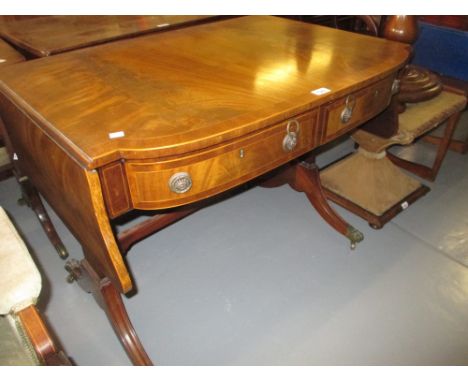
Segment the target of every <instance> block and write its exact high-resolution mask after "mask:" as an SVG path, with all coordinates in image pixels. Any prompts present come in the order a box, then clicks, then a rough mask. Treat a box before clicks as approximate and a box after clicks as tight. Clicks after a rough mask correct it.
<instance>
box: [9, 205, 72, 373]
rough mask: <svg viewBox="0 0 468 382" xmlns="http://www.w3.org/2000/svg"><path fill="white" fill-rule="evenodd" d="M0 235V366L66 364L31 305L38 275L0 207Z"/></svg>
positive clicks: (36, 295)
mask: <svg viewBox="0 0 468 382" xmlns="http://www.w3.org/2000/svg"><path fill="white" fill-rule="evenodd" d="M0 238H1V240H0V365H3V366H6V365H41V364H46V365H67V364H70V361H69V360H68V358H67V357H66V356H65V355H64V354H63V353H62V352H61V351H57V348H56V346H55V345H54V342H53V341H52V339H51V336H50V333H49V331H48V329H47V326H46V324H45V323H44V321H43V320H42V318H41V316H40V314H39V312H38V310H37V309H36V307H35V304H36V302H37V300H38V298H39V295H40V293H41V287H42V279H41V275H40V273H39V271H38V269H37V267H36V265H35V264H34V261H33V260H32V258H31V255H30V253H29V251H28V249H27V247H26V245H25V243H24V242H23V240H22V239H21V237H20V236H19V234H18V232H17V231H16V229H15V227H14V226H13V224H12V222H11V221H10V219H9V218H8V216H7V214H6V213H5V211H4V210H3V208H2V207H0Z"/></svg>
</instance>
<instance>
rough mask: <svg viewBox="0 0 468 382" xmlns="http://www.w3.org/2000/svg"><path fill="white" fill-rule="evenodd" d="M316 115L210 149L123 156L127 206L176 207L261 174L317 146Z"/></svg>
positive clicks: (145, 207) (144, 207)
mask: <svg viewBox="0 0 468 382" xmlns="http://www.w3.org/2000/svg"><path fill="white" fill-rule="evenodd" d="M317 121H318V111H315V110H314V111H311V112H308V113H304V114H302V115H300V116H297V117H295V118H291V119H289V120H287V121H285V122H283V123H280V124H278V125H274V126H272V127H269V128H267V129H265V130H262V131H261V132H258V133H255V134H252V135H249V136H248V137H245V138H242V139H239V140H236V141H233V142H231V143H229V144H226V145H223V146H220V147H217V148H215V149H211V150H205V151H201V152H198V153H196V154H192V155H187V156H184V157H181V158H177V159H173V160H166V161H160V162H142V161H139V162H137V161H127V162H126V163H125V170H126V174H127V180H128V186H129V190H130V195H131V199H132V204H133V207H135V208H138V209H157V208H170V207H176V206H179V205H183V204H187V203H191V202H194V201H197V200H201V199H204V198H207V197H209V196H212V195H215V194H217V193H220V192H222V191H225V190H228V189H229V188H232V187H235V186H237V185H240V184H242V183H244V182H246V181H247V180H249V179H252V178H254V177H256V176H259V175H261V174H264V173H266V172H268V171H270V170H272V169H274V168H276V167H278V166H280V165H282V164H284V163H287V162H289V161H290V160H292V159H294V158H296V157H298V156H300V155H302V154H304V153H306V152H308V151H310V150H312V149H313V148H314V147H315V146H317V143H318V142H317V141H318V139H317V138H316V136H317V135H318V134H317V131H316V126H317ZM288 126H289V127H288ZM288 131H289V133H288ZM294 134H295V137H294ZM294 138H295V139H294Z"/></svg>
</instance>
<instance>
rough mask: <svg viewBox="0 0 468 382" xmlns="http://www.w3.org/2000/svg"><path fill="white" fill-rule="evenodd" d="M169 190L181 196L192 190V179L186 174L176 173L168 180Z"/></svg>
mask: <svg viewBox="0 0 468 382" xmlns="http://www.w3.org/2000/svg"><path fill="white" fill-rule="evenodd" d="M169 188H170V190H171V191H172V192H175V193H176V194H183V193H184V192H187V191H188V190H190V189H191V188H192V178H191V177H190V175H189V174H188V173H186V172H178V173H175V174H174V175H172V176H171V177H170V179H169Z"/></svg>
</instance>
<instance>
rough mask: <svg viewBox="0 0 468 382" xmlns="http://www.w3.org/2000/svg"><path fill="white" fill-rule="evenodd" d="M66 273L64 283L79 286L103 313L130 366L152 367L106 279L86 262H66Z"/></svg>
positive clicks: (122, 305)
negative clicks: (76, 283) (89, 294)
mask: <svg viewBox="0 0 468 382" xmlns="http://www.w3.org/2000/svg"><path fill="white" fill-rule="evenodd" d="M65 269H66V270H67V271H68V272H69V276H68V279H67V280H68V281H69V282H73V281H75V280H76V281H77V282H78V284H79V285H80V287H81V288H82V289H83V290H85V291H86V292H88V293H92V295H93V297H94V299H95V300H96V302H97V303H98V305H99V306H100V307H101V308H102V309H103V310H104V312H105V313H106V315H107V318H108V319H109V322H110V324H111V325H112V328H113V329H114V332H115V334H116V335H117V338H118V339H119V341H120V343H121V344H122V346H123V347H124V349H125V352H126V353H127V355H128V357H129V358H130V360H131V361H132V363H133V364H134V365H138V366H152V365H153V363H152V362H151V359H150V358H149V357H148V355H147V354H146V351H145V348H144V347H143V345H142V343H141V342H140V339H139V338H138V335H137V334H136V332H135V329H134V328H133V325H132V323H131V321H130V318H129V317H128V314H127V310H126V309H125V305H124V303H123V301H122V296H121V294H120V293H119V292H118V291H117V289H116V288H115V287H114V285H113V284H112V282H111V281H110V280H109V279H108V278H107V277H99V276H98V274H97V273H96V271H95V270H94V269H93V268H92V267H91V265H90V264H89V263H88V262H87V261H86V260H82V261H81V262H78V261H76V260H69V261H67V264H66V266H65Z"/></svg>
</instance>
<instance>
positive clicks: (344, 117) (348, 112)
mask: <svg viewBox="0 0 468 382" xmlns="http://www.w3.org/2000/svg"><path fill="white" fill-rule="evenodd" d="M354 106H356V97H355V96H354V95H353V94H350V95H349V96H347V97H346V103H345V108H344V109H343V111H342V112H341V116H340V119H341V123H348V122H349V120H350V119H351V117H352V116H353V110H354Z"/></svg>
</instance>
